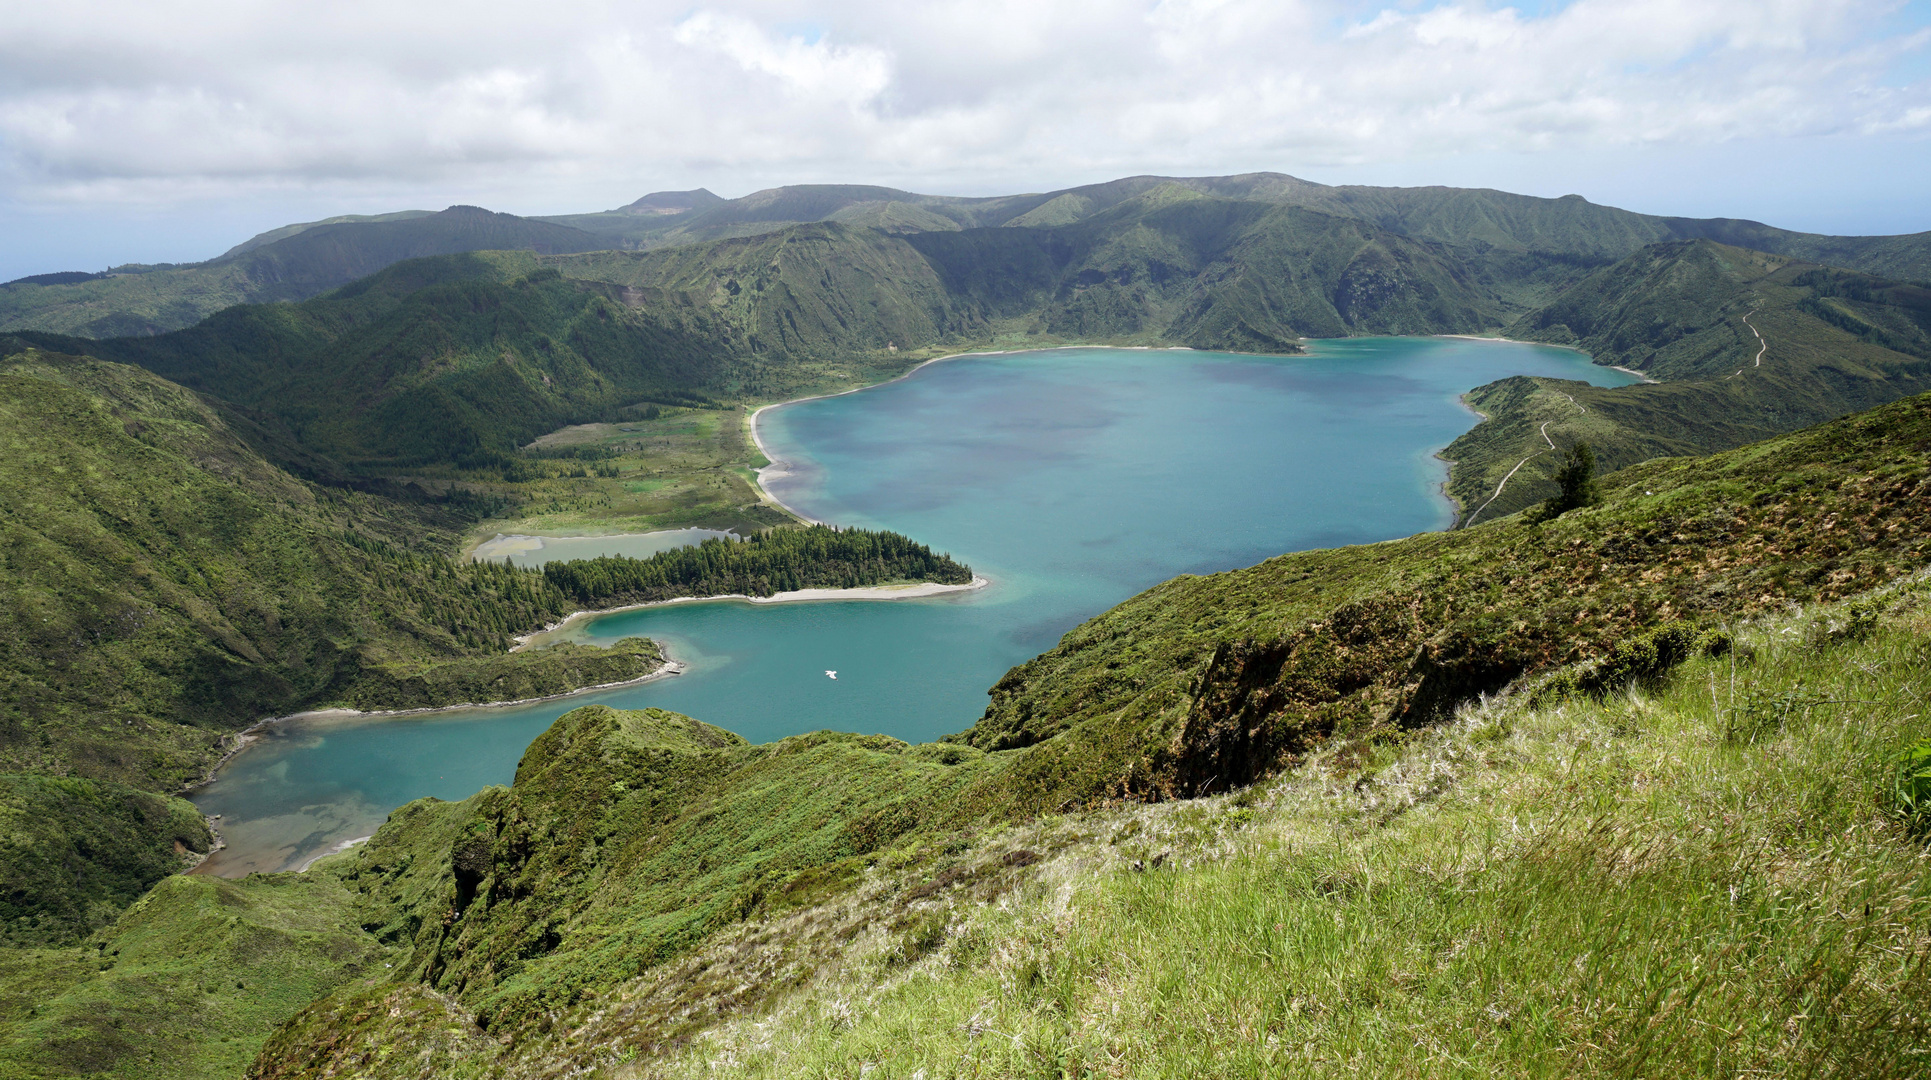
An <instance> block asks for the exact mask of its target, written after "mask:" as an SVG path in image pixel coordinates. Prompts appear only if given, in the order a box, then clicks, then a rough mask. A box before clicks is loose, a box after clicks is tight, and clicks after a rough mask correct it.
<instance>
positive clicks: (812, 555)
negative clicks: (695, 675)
mask: <svg viewBox="0 0 1931 1080" xmlns="http://www.w3.org/2000/svg"><path fill="white" fill-rule="evenodd" d="M543 576H544V577H545V578H546V579H547V580H548V581H549V583H550V584H551V585H552V586H554V587H555V588H557V589H558V590H560V591H561V592H562V593H563V594H564V595H566V596H569V597H571V598H573V599H575V600H576V601H577V602H579V603H583V604H596V605H599V606H603V605H608V604H610V603H611V602H612V601H615V602H619V603H645V602H648V601H651V600H669V599H671V598H673V597H679V596H728V595H732V594H738V593H741V594H743V595H745V596H770V595H771V594H772V593H777V592H788V591H790V590H793V589H853V588H860V587H863V586H867V585H884V584H889V583H892V582H899V581H936V582H939V583H940V584H944V585H964V584H967V583H968V582H970V581H971V580H972V569H971V568H970V567H968V566H965V565H963V564H961V563H959V562H956V561H954V560H953V558H952V556H950V555H935V554H933V553H932V549H931V548H929V547H926V546H925V545H924V544H920V543H915V542H914V541H912V540H910V539H908V538H906V537H903V536H900V535H899V534H898V533H895V532H873V531H871V530H869V529H842V530H841V529H834V528H830V527H829V526H825V525H814V526H811V527H810V528H806V529H778V530H774V531H772V532H766V533H759V534H758V535H756V536H753V537H751V538H750V539H748V540H706V541H704V542H703V543H702V544H699V545H697V546H696V547H687V548H678V549H677V550H675V551H665V552H661V553H659V554H656V555H653V556H651V557H650V558H648V559H631V558H625V557H623V556H605V557H603V558H598V559H579V560H573V561H570V562H561V563H551V564H550V565H548V566H546V567H544V568H543Z"/></svg>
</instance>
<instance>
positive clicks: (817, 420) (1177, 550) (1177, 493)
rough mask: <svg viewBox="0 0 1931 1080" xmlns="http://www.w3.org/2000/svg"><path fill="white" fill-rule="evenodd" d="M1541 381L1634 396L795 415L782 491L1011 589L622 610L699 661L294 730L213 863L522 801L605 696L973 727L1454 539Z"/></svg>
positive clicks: (1205, 386) (929, 397)
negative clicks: (1335, 580) (1050, 670)
mask: <svg viewBox="0 0 1931 1080" xmlns="http://www.w3.org/2000/svg"><path fill="white" fill-rule="evenodd" d="M1516 374H1533V375H1549V376H1556V377H1563V378H1571V379H1586V380H1588V381H1590V382H1594V383H1596V384H1598V385H1622V384H1624V383H1627V382H1630V381H1632V380H1631V379H1630V378H1629V377H1628V376H1625V375H1623V374H1622V373H1620V372H1617V371H1613V370H1610V369H1607V368H1600V367H1596V366H1594V365H1592V364H1590V363H1589V362H1588V361H1587V360H1586V359H1585V358H1584V357H1583V356H1582V355H1581V354H1578V353H1575V352H1571V351H1568V350H1562V349H1553V348H1544V347H1540V346H1532V345H1520V344H1514V343H1498V342H1480V341H1468V340H1459V339H1447V338H1361V339H1350V340H1338V341H1324V342H1316V343H1313V344H1312V346H1311V349H1310V353H1309V355H1306V356H1298V357H1261V356H1242V355H1230V354H1217V353H1200V352H1186V351H1143V350H1123V349H1067V350H1053V351H1049V352H1034V353H1017V354H1010V355H1001V356H985V357H970V358H962V359H956V360H950V361H946V362H944V363H940V364H934V365H931V366H929V367H926V368H924V369H922V370H921V371H919V372H917V373H915V374H914V375H913V376H911V377H910V378H907V379H903V380H900V381H899V382H895V383H891V384H887V385H884V386H879V387H873V388H871V389H869V390H865V391H862V392H860V393H855V394H848V395H844V396H841V397H836V398H825V399H820V400H815V401H808V402H801V403H798V404H795V405H790V406H786V407H784V408H781V409H773V410H769V411H767V412H766V413H765V414H764V417H763V418H762V420H761V422H760V430H761V432H762V434H763V436H764V440H765V442H766V444H767V446H768V447H769V449H770V450H771V453H772V454H773V456H775V457H777V458H779V459H782V460H783V461H785V462H786V463H787V464H788V465H789V466H790V467H791V473H790V475H789V476H787V477H785V478H783V479H774V480H773V481H772V482H771V489H772V493H773V494H775V495H776V496H777V497H778V498H780V499H782V500H783V501H784V502H785V503H787V504H788V505H790V506H793V507H795V508H796V509H798V510H799V511H801V512H803V513H805V514H806V515H808V516H810V517H813V518H817V519H820V520H825V521H830V522H834V523H836V524H839V525H862V526H866V527H871V528H890V529H895V530H897V531H899V532H902V533H905V534H907V535H909V536H912V537H913V538H915V539H918V540H921V541H923V542H925V543H928V544H931V545H932V546H933V547H935V548H938V549H940V550H944V551H949V552H951V553H952V554H953V555H954V556H955V557H957V558H959V559H962V560H964V561H965V562H968V563H970V564H971V566H972V567H973V569H974V570H975V571H976V572H977V573H979V574H981V575H983V576H985V577H988V578H990V579H991V580H992V582H993V584H992V585H991V587H989V588H987V589H985V590H982V591H979V592H975V593H970V594H961V595H956V596H948V597H932V598H927V599H919V600H904V601H893V602H889V603H885V602H865V601H827V602H813V603H800V604H784V605H759V606H753V605H750V604H745V603H742V602H733V601H717V602H704V603H693V604H681V605H673V606H669V607H660V608H651V609H644V610H639V611H634V612H627V613H621V614H616V615H610V616H606V617H603V618H601V619H598V620H594V621H592V622H590V623H588V624H586V626H585V628H584V630H583V631H582V636H583V638H584V639H585V640H591V641H613V640H615V639H617V638H620V637H625V636H630V635H643V636H648V637H652V638H656V639H658V640H660V641H663V642H664V643H665V644H666V645H667V646H668V648H669V650H670V652H671V654H672V655H673V656H674V657H676V658H677V659H680V660H683V661H685V662H686V663H688V664H689V665H690V671H689V672H688V673H687V674H685V675H683V676H680V677H678V678H674V679H668V680H663V681H660V682H655V683H650V684H647V685H643V686H637V687H631V688H628V689H620V690H613V691H607V692H602V693H597V694H590V695H582V696H579V697H573V698H569V699H567V700H562V701H553V702H545V703H541V704H537V705H530V706H517V707H507V708H497V709H475V710H462V711H452V712H446V713H439V714H435V715H433V716H417V717H403V718H388V719H367V718H359V719H353V720H341V719H333V720H300V721H293V722H289V723H284V724H279V725H276V726H274V727H273V728H271V729H269V732H268V734H267V735H266V737H264V738H263V740H262V741H261V742H260V743H259V744H257V745H256V746H254V747H251V748H250V749H249V750H248V751H247V752H246V753H244V754H242V755H240V756H239V757H237V759H236V760H235V762H234V763H233V764H232V765H231V766H230V767H229V768H228V770H227V771H226V772H224V774H223V775H222V777H221V778H220V779H219V780H218V781H217V782H216V783H215V784H214V785H213V786H211V787H210V788H208V789H206V790H205V791H204V792H203V793H202V794H201V795H200V796H198V797H197V799H196V801H197V802H198V803H200V804H201V805H202V807H203V808H204V809H205V810H206V811H207V812H209V813H220V814H223V815H224V819H223V822H222V825H223V832H224V833H225V834H226V836H227V838H228V841H229V843H230V845H231V849H230V850H229V851H225V852H223V853H221V854H220V855H219V856H217V859H216V860H215V861H214V863H213V864H212V866H211V869H213V870H215V871H216V872H220V873H226V874H234V873H241V872H245V871H247V870H250V869H264V870H265V869H277V868H282V867H287V866H293V865H300V864H301V863H302V862H303V861H305V860H306V859H307V858H309V857H311V856H313V855H314V854H316V853H319V852H321V851H325V850H327V849H328V848H329V846H331V845H333V844H336V843H339V842H341V841H343V840H346V839H349V838H351V837H356V836H362V835H366V834H367V833H369V832H371V831H373V829H374V826H375V825H376V824H378V823H380V821H381V820H382V818H383V817H384V816H386V815H387V813H388V812H389V810H391V809H392V808H394V807H395V806H398V805H400V804H401V803H403V802H406V801H408V800H410V799H415V798H420V797H422V796H425V795H433V796H437V797H440V798H445V799H460V798H464V797H467V796H468V795H470V794H473V793H474V792H475V791H476V790H478V789H479V788H481V787H483V786H484V785H487V784H492V783H507V782H508V781H509V780H510V778H511V776H512V775H513V774H514V772H515V767H516V761H517V758H518V757H519V756H520V755H521V753H522V751H523V748H524V747H525V746H527V745H528V744H529V742H530V740H531V739H533V738H534V737H535V736H536V735H537V734H538V733H539V732H541V731H542V730H543V729H544V728H545V727H547V726H548V725H549V724H550V722H551V721H552V720H554V719H555V718H556V717H557V716H559V715H561V714H562V713H564V712H566V711H568V710H569V709H572V708H576V707H578V706H580V705H584V704H589V703H592V702H600V703H604V704H609V705H614V706H617V707H620V708H638V707H643V706H656V707H659V708H666V709H673V710H676V711H678V712H683V713H687V714H689V715H691V716H695V717H697V718H698V719H701V720H705V721H708V722H710V723H713V724H718V725H720V726H723V727H726V728H729V729H731V730H733V731H736V732H738V733H739V734H741V735H744V736H745V737H746V738H749V739H751V740H753V741H765V740H770V739H776V738H781V737H784V736H786V735H793V734H797V733H799V732H804V731H811V730H815V729H819V728H835V729H840V730H846V731H862V732H883V733H886V734H889V735H894V736H897V737H899V738H902V739H906V740H909V741H922V740H927V739H931V738H934V737H936V736H939V735H943V734H946V733H948V732H953V731H959V730H962V729H964V728H966V727H969V726H971V724H972V723H973V722H974V721H975V720H976V719H977V718H978V716H979V714H980V712H981V711H982V710H983V708H984V706H985V700H986V698H985V694H986V690H987V688H988V687H990V686H991V685H992V684H993V683H994V682H996V681H997V680H998V679H999V677H1000V676H1001V675H1003V674H1004V673H1005V672H1006V670H1007V669H1008V668H1010V667H1012V666H1013V665H1014V664H1018V663H1021V662H1023V661H1025V660H1027V659H1029V658H1031V657H1032V656H1035V655H1037V654H1038V653H1040V652H1042V651H1044V650H1046V649H1049V648H1051V647H1052V646H1053V644H1054V642H1056V641H1057V640H1058V639H1059V637H1060V635H1061V634H1063V633H1065V632H1066V631H1067V630H1068V629H1071V628H1072V627H1073V626H1075V625H1077V624H1078V623H1080V622H1081V621H1083V620H1085V619H1087V618H1090V617H1092V616H1093V615H1095V614H1098V613H1099V612H1101V611H1104V610H1105V609H1106V608H1108V607H1110V606H1112V605H1114V604H1117V603H1119V602H1120V601H1122V600H1124V599H1126V598H1127V597H1129V596H1132V595H1133V594H1135V593H1137V592H1139V591H1141V590H1142V589H1145V588H1147V587H1149V586H1151V585H1154V584H1156V583H1158V582H1160V581H1163V580H1165V579H1167V578H1169V577H1172V576H1174V575H1176V574H1183V573H1210V572H1213V571H1216V570H1224V569H1228V568H1231V567H1237V566H1246V565H1250V564H1252V563H1255V562H1258V561H1260V560H1261V559H1264V558H1267V557H1269V556H1272V555H1278V554H1280V553H1282V552H1285V551H1295V550H1301V549H1305V548H1313V547H1329V546H1334V545H1338V544H1353V543H1363V542H1369V541H1375V540H1385V539H1388V538H1391V537H1396V536H1404V535H1408V534H1410V533H1414V532H1419V531H1423V530H1428V529H1439V528H1442V527H1445V526H1447V525H1448V524H1449V523H1450V521H1451V517H1452V514H1451V510H1450V507H1449V504H1448V502H1447V501H1446V500H1445V499H1444V498H1443V497H1442V496H1441V494H1440V484H1441V481H1442V479H1443V478H1444V476H1445V467H1444V465H1443V464H1442V463H1441V462H1440V461H1439V460H1437V459H1435V458H1434V457H1433V454H1434V452H1435V451H1436V450H1439V449H1440V448H1441V447H1443V446H1445V445H1446V444H1447V443H1449V442H1450V441H1452V440H1453V439H1454V438H1455V437H1456V436H1457V435H1459V434H1461V433H1462V432H1463V431H1466V430H1467V429H1468V428H1469V427H1471V426H1472V425H1473V424H1474V423H1475V420H1476V418H1475V417H1474V415H1473V414H1471V413H1470V412H1469V411H1468V410H1467V409H1466V408H1464V407H1463V406H1462V405H1461V404H1460V402H1459V401H1458V398H1459V396H1460V395H1461V394H1462V393H1463V392H1465V391H1467V390H1469V389H1471V388H1473V387H1475V386H1479V385H1481V384H1483V383H1486V382H1490V381H1492V380H1494V379H1497V378H1501V377H1503V376H1506V375H1516ZM827 669H834V670H836V671H837V672H838V678H837V680H836V681H833V680H830V679H827V678H826V677H825V674H824V672H825V671H826V670H827Z"/></svg>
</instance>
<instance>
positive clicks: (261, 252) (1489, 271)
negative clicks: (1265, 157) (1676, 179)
mask: <svg viewBox="0 0 1931 1080" xmlns="http://www.w3.org/2000/svg"><path fill="white" fill-rule="evenodd" d="M1176 191H1180V192H1192V193H1194V194H1197V195H1202V196H1208V197H1212V198H1215V199H1220V200H1229V201H1237V202H1245V203H1252V204H1255V205H1259V206H1282V207H1298V208H1301V209H1305V210H1313V211H1317V212H1319V213H1323V214H1327V215H1331V216H1335V217H1343V218H1352V219H1355V220H1358V221H1362V222H1366V223H1368V224H1370V225H1372V226H1373V227H1374V228H1375V229H1377V230H1380V231H1381V232H1384V233H1387V234H1391V235H1393V236H1396V237H1400V238H1403V239H1405V240H1408V241H1415V242H1420V243H1424V244H1427V243H1433V244H1439V245H1444V246H1445V247H1446V248H1447V249H1449V251H1448V252H1447V255H1446V257H1447V258H1448V259H1449V261H1459V262H1460V263H1461V271H1462V273H1464V274H1465V275H1466V276H1468V277H1469V278H1470V280H1471V281H1472V282H1474V283H1475V284H1476V285H1478V286H1479V287H1480V288H1481V289H1484V290H1486V291H1487V292H1488V293H1491V294H1493V296H1494V297H1495V298H1496V299H1497V300H1498V301H1499V302H1500V304H1501V307H1502V309H1504V310H1506V311H1509V312H1511V313H1513V312H1518V311H1523V310H1527V309H1530V308H1534V307H1537V306H1540V305H1541V304H1544V303H1547V302H1548V301H1549V300H1551V299H1552V298H1553V297H1554V296H1555V295H1556V294H1557V293H1558V292H1560V291H1561V290H1562V289H1563V288H1566V287H1567V286H1568V285H1570V284H1573V283H1574V282H1575V281H1577V280H1579V279H1580V278H1581V277H1583V276H1585V275H1587V274H1588V273H1589V272H1591V271H1593V270H1595V269H1597V268H1599V267H1602V266H1606V265H1608V264H1610V263H1613V262H1615V261H1616V260H1618V259H1621V258H1623V257H1625V256H1627V255H1629V254H1630V253H1632V252H1634V251H1636V250H1637V249H1639V248H1641V247H1643V246H1644V245H1646V244H1651V243H1658V242H1667V241H1673V240H1685V239H1711V240H1716V241H1719V242H1721V243H1725V244H1731V245H1734V246H1742V247H1750V248H1754V249H1756V250H1760V251H1767V252H1770V253H1772V254H1782V255H1788V256H1791V257H1793V258H1801V259H1805V260H1809V261H1815V262H1822V263H1826V264H1829V265H1836V266H1843V267H1847V268H1850V269H1861V270H1865V271H1867V272H1871V273H1877V274H1882V275H1885V276H1887V277H1891V278H1894V279H1899V280H1931V233H1917V234H1911V235H1907V236H1889V237H1886V236H1877V237H1856V236H1850V237H1844V236H1818V235H1814V234H1809V233H1797V232H1790V231H1788V230H1784V229H1777V228H1773V227H1771V226H1768V225H1763V224H1760V223H1757V222H1752V221H1739V220H1732V219H1723V218H1712V219H1693V218H1670V217H1655V216H1651V215H1645V214H1636V213H1631V212H1629V211H1626V210H1618V209H1616V208H1614V207H1606V206H1598V205H1596V204H1593V203H1590V202H1588V201H1587V200H1585V199H1583V198H1581V197H1580V196H1575V195H1569V196H1564V197H1563V198H1560V199H1544V198H1537V197H1533V196H1527V195H1514V194H1510V193H1508V192H1502V191H1492V190H1487V189H1467V188H1447V187H1428V188H1377V187H1361V186H1343V187H1331V186H1328V185H1324V184H1316V183H1311V182H1309V181H1306V180H1301V179H1298V178H1295V177H1292V176H1287V175H1285V174H1282V173H1247V174H1242V175H1237V176H1221V177H1161V176H1133V177H1126V178H1123V179H1120V180H1112V181H1108V182H1106V183H1102V184H1089V185H1085V186H1082V187H1076V188H1067V189H1064V190H1061V191H1050V192H1043V193H1033V194H1023V195H1006V196H993V197H985V198H961V197H953V196H938V195H922V194H918V193H916V192H910V191H901V190H899V189H896V188H887V187H876V186H868V185H859V184H804V185H794V186H789V187H779V188H769V189H766V190H764V191H758V192H753V193H752V194H750V195H746V196H744V197H742V198H738V199H722V198H719V197H718V196H716V195H714V194H712V193H711V192H710V191H707V190H705V189H702V188H698V189H694V190H691V191H661V192H653V193H652V194H649V195H646V196H644V197H642V198H640V199H638V200H636V201H635V202H633V203H630V204H628V205H626V206H623V207H620V208H618V209H615V210H608V211H603V212H600V213H591V214H566V215H557V216H551V217H541V218H517V217H514V216H512V215H508V214H491V213H489V212H488V211H483V210H478V209H476V208H474V207H451V208H450V209H448V210H445V211H443V212H442V213H440V214H431V213H428V212H425V211H416V210H411V211H401V212H398V213H394V214H382V215H374V216H366V217H357V216H345V217H339V218H329V219H325V220H323V221H318V222H307V223H302V224H298V225H288V226H284V227H282V228H280V229H274V230H271V231H269V232H266V233H262V234H261V235H259V236H256V237H253V238H251V239H249V240H247V241H245V242H243V243H241V244H239V245H236V247H234V248H233V249H231V250H230V251H228V252H227V253H226V254H224V255H222V256H221V257H220V258H218V259H214V260H211V261H210V262H207V263H200V264H195V265H192V266H180V267H167V268H135V267H121V268H117V269H116V270H115V271H110V272H109V274H108V276H106V277H100V278H96V277H88V278H85V279H83V278H81V277H78V276H76V275H68V274H62V275H53V276H51V277H53V278H54V280H48V279H49V277H50V276H49V275H35V276H33V277H30V278H23V279H21V280H20V281H18V282H13V283H9V284H7V285H5V286H0V330H13V329H36V330H48V331H55V332H60V333H69V334H78V335H80V336H84V337H115V336H125V335H129V334H153V333H161V332H164V331H167V330H173V329H180V328H182V327H186V326H191V325H193V324H194V323H195V322H197V321H199V320H200V319H202V318H205V317H206V316H208V315H210V314H212V313H213V312H215V311H218V310H220V309H221V308H223V307H227V306H230V305H233V304H236V303H258V302H263V301H271V300H300V299H306V298H307V297H310V296H314V295H317V294H318V293H321V292H323V291H326V290H327V289H330V288H334V287H336V286H339V285H343V284H346V283H347V282H349V281H352V280H354V279H355V278H357V277H360V276H362V275H365V274H369V273H374V272H375V271H377V270H380V269H382V268H383V267H384V266H388V265H390V264H391V263H393V262H396V261H398V260H400V259H404V258H415V257H421V256H428V255H437V254H454V253H460V252H466V251H483V250H495V249H502V250H526V251H537V252H540V253H546V254H554V253H562V252H582V251H595V250H604V249H628V250H655V249H658V248H665V247H678V246H689V245H692V244H703V243H709V242H713V241H718V240H729V239H737V238H743V237H747V236H756V235H761V234H765V233H771V232H776V231H779V230H782V229H786V228H790V227H792V226H795V225H800V224H812V223H818V222H836V223H839V224H843V225H849V226H855V227H863V228H869V229H875V230H878V231H880V232H884V233H888V234H892V235H905V236H910V235H917V234H930V233H943V232H959V231H966V230H973V229H989V228H1024V229H1061V228H1066V227H1069V226H1073V225H1078V224H1081V223H1083V222H1086V221H1088V220H1089V219H1094V218H1096V217H1099V216H1101V215H1105V214H1107V213H1109V212H1111V211H1113V210H1114V209H1115V208H1116V207H1120V206H1122V205H1126V204H1128V203H1130V202H1133V201H1134V200H1142V199H1145V198H1148V197H1150V196H1154V193H1157V192H1166V193H1168V195H1169V196H1170V195H1171V193H1173V192H1176ZM136 270H144V271H148V272H143V273H139V274H138V276H137V275H136V274H135V273H134V272H133V271H136ZM1495 325H1500V323H1499V322H1498V323H1496V324H1495ZM1359 332H1380V331H1375V330H1372V329H1369V330H1364V331H1359Z"/></svg>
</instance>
